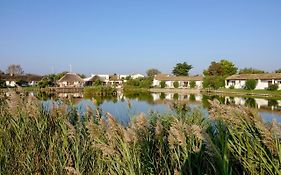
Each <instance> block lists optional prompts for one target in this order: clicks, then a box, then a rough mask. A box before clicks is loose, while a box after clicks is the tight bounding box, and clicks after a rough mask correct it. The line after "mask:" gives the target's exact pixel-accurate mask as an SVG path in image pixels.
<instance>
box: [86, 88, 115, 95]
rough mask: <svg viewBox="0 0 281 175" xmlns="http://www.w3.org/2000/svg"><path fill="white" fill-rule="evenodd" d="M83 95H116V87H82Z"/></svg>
mask: <svg viewBox="0 0 281 175" xmlns="http://www.w3.org/2000/svg"><path fill="white" fill-rule="evenodd" d="M84 95H85V96H86V97H91V96H95V95H97V96H112V95H114V96H115V95H116V89H115V88H113V87H112V86H91V87H90V86H89V87H85V88H84Z"/></svg>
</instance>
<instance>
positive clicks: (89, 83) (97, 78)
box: [83, 75, 106, 86]
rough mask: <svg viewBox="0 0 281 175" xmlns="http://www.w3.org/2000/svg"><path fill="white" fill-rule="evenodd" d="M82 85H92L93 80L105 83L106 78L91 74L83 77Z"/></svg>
mask: <svg viewBox="0 0 281 175" xmlns="http://www.w3.org/2000/svg"><path fill="white" fill-rule="evenodd" d="M83 80H84V86H92V85H93V84H94V82H96V81H98V80H99V81H101V82H103V84H106V78H105V77H100V76H98V75H92V76H90V77H88V78H84V79H83Z"/></svg>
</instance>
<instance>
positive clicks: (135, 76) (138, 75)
mask: <svg viewBox="0 0 281 175" xmlns="http://www.w3.org/2000/svg"><path fill="white" fill-rule="evenodd" d="M143 77H144V75H142V74H132V75H131V78H132V79H137V78H143Z"/></svg>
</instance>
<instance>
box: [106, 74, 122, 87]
mask: <svg viewBox="0 0 281 175" xmlns="http://www.w3.org/2000/svg"><path fill="white" fill-rule="evenodd" d="M108 84H109V85H113V86H115V87H118V88H120V87H122V85H123V80H122V79H121V78H120V76H118V75H116V74H115V75H111V76H109V81H108Z"/></svg>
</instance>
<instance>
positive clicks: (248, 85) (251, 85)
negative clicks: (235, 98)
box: [245, 79, 257, 90]
mask: <svg viewBox="0 0 281 175" xmlns="http://www.w3.org/2000/svg"><path fill="white" fill-rule="evenodd" d="M256 86H257V80H254V79H250V80H247V81H246V83H245V89H247V90H254V89H256Z"/></svg>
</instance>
